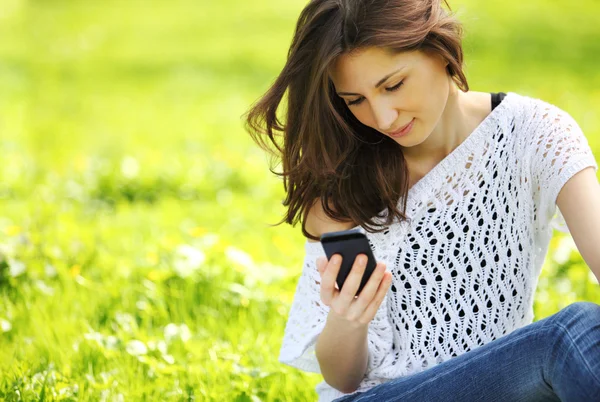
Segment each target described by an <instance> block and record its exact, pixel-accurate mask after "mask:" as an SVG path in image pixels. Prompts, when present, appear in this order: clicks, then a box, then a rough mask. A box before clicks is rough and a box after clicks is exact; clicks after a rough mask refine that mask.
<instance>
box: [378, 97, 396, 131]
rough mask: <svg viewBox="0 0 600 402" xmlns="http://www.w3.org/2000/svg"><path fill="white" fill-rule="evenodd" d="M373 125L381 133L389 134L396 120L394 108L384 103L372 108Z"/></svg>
mask: <svg viewBox="0 0 600 402" xmlns="http://www.w3.org/2000/svg"><path fill="white" fill-rule="evenodd" d="M373 115H374V116H375V123H376V124H377V127H378V129H379V130H381V131H387V132H390V131H391V130H392V129H394V128H396V127H394V122H395V121H396V120H398V112H397V111H396V109H395V108H393V107H391V106H390V105H386V104H385V103H383V104H379V105H377V106H376V107H374V108H373Z"/></svg>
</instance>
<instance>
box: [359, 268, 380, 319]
mask: <svg viewBox="0 0 600 402" xmlns="http://www.w3.org/2000/svg"><path fill="white" fill-rule="evenodd" d="M384 273H385V264H384V263H383V262H378V263H377V266H376V267H375V270H374V271H373V274H371V277H370V278H369V280H368V281H367V283H366V285H365V287H364V288H363V289H362V291H361V292H360V295H359V296H358V299H356V302H355V305H356V307H357V308H358V309H360V310H361V314H362V311H363V310H364V309H365V308H366V307H367V306H368V305H369V303H371V300H373V298H374V297H375V294H376V293H377V289H379V284H380V283H381V280H382V279H383V274H384Z"/></svg>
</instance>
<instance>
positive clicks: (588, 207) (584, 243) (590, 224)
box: [556, 167, 600, 283]
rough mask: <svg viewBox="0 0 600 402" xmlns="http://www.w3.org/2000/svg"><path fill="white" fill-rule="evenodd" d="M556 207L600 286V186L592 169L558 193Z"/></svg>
mask: <svg viewBox="0 0 600 402" xmlns="http://www.w3.org/2000/svg"><path fill="white" fill-rule="evenodd" d="M556 205H557V206H558V208H559V209H560V212H561V213H562V215H563V217H564V218H565V222H566V223H567V227H568V228H569V232H571V236H573V240H574V241H575V244H576V245H577V249H578V250H579V253H580V254H581V256H582V257H583V259H584V260H585V262H586V264H587V265H588V267H590V269H591V270H592V272H593V273H594V275H595V276H596V279H598V282H599V283H600V184H599V183H598V179H597V178H596V174H595V171H594V169H593V168H592V167H588V168H586V169H584V170H582V171H580V172H579V173H577V174H575V175H574V176H573V177H571V178H570V179H569V180H568V181H567V182H566V183H565V185H564V186H563V188H562V189H561V190H560V192H559V193H558V197H557V199H556Z"/></svg>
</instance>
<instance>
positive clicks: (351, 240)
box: [321, 229, 377, 296]
mask: <svg viewBox="0 0 600 402" xmlns="http://www.w3.org/2000/svg"><path fill="white" fill-rule="evenodd" d="M321 244H322V245H323V250H325V254H326V255H327V259H328V260H330V259H331V257H333V255H334V254H339V255H341V256H342V266H341V267H340V271H339V272H338V276H337V278H336V283H337V285H338V287H339V288H340V290H341V289H342V286H343V285H344V282H345V281H346V278H347V277H348V274H349V273H350V270H351V269H352V265H354V260H355V259H356V256H357V255H359V254H365V255H366V256H367V258H368V261H367V266H366V268H365V273H364V275H363V277H362V280H361V282H360V286H359V287H358V291H357V292H356V295H357V296H358V294H359V293H360V292H361V290H362V289H363V287H364V286H365V285H366V284H367V281H368V280H369V278H370V277H371V274H373V271H374V270H375V267H377V261H376V260H375V256H373V251H372V250H371V246H370V245H369V241H368V240H367V236H366V235H365V234H364V233H363V232H362V231H361V230H360V229H350V230H342V231H340V232H329V233H323V234H322V235H321Z"/></svg>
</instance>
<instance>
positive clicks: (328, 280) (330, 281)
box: [321, 254, 342, 306]
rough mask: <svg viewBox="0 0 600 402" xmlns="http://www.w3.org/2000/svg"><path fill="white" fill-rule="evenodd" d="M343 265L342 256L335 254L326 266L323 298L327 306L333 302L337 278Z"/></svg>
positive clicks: (323, 278)
mask: <svg viewBox="0 0 600 402" xmlns="http://www.w3.org/2000/svg"><path fill="white" fill-rule="evenodd" d="M341 265H342V256H341V255H339V254H334V255H333V256H332V257H331V259H330V260H329V263H328V264H327V265H326V267H325V271H324V272H323V274H322V275H321V300H322V301H323V303H325V305H326V306H329V305H330V304H331V301H332V299H333V296H334V295H335V292H337V290H336V288H335V279H336V278H337V274H338V272H340V266H341Z"/></svg>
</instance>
